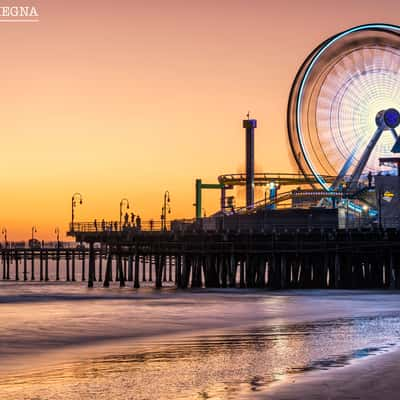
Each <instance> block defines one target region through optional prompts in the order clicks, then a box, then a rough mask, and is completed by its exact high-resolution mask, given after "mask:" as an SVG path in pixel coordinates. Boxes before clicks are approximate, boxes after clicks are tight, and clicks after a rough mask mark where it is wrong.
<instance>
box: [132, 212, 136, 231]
mask: <svg viewBox="0 0 400 400" xmlns="http://www.w3.org/2000/svg"><path fill="white" fill-rule="evenodd" d="M131 225H132V228H134V227H135V214H134V213H133V212H131Z"/></svg>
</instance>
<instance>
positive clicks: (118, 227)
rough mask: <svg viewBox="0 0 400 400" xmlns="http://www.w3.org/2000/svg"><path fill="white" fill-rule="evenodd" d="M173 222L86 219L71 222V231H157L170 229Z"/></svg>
mask: <svg viewBox="0 0 400 400" xmlns="http://www.w3.org/2000/svg"><path fill="white" fill-rule="evenodd" d="M170 229H171V222H170V221H166V222H165V224H164V223H163V221H155V220H148V221H141V222H140V223H120V222H119V221H105V220H100V221H97V220H96V221H90V222H88V221H85V222H74V223H73V224H72V223H70V224H69V232H70V233H74V232H126V231H155V232H160V231H163V230H166V231H168V230H170Z"/></svg>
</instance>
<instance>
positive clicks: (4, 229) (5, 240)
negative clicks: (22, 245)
mask: <svg viewBox="0 0 400 400" xmlns="http://www.w3.org/2000/svg"><path fill="white" fill-rule="evenodd" d="M1 233H2V234H3V235H4V247H7V228H3V229H2V230H1Z"/></svg>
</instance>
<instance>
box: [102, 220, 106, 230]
mask: <svg viewBox="0 0 400 400" xmlns="http://www.w3.org/2000/svg"><path fill="white" fill-rule="evenodd" d="M101 229H102V230H103V231H105V230H106V221H104V219H103V220H102V221H101Z"/></svg>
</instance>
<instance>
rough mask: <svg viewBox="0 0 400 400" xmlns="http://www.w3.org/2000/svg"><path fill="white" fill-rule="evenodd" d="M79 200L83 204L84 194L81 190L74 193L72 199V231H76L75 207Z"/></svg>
mask: <svg viewBox="0 0 400 400" xmlns="http://www.w3.org/2000/svg"><path fill="white" fill-rule="evenodd" d="M77 200H78V201H79V204H82V195H81V194H80V193H79V192H76V193H74V194H73V195H72V201H71V232H74V217H75V214H74V209H75V207H76V206H77V204H78V203H77Z"/></svg>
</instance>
